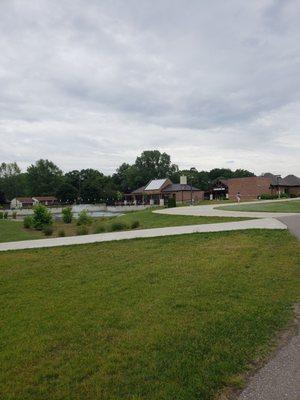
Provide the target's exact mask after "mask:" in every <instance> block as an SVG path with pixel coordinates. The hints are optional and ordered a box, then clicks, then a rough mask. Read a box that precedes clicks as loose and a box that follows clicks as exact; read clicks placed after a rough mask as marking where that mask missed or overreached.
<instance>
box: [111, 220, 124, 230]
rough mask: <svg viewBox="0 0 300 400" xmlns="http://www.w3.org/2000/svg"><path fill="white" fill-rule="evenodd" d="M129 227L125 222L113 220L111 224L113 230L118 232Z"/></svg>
mask: <svg viewBox="0 0 300 400" xmlns="http://www.w3.org/2000/svg"><path fill="white" fill-rule="evenodd" d="M125 229H127V225H126V224H125V223H124V222H113V223H112V224H111V231H112V232H116V231H124V230H125Z"/></svg>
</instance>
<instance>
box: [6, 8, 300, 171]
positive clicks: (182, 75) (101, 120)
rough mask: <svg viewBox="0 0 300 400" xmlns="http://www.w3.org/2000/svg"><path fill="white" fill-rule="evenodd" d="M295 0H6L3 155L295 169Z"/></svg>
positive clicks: (299, 143) (298, 135)
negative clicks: (146, 156) (147, 154)
mask: <svg viewBox="0 0 300 400" xmlns="http://www.w3.org/2000/svg"><path fill="white" fill-rule="evenodd" d="M299 21H300V1H299V0H282V1H281V0H257V1H256V0H251V1H241V0H236V1H235V0H227V1H223V0H218V1H217V0H207V1H206V0H201V1H200V0H151V1H150V0H126V1H124V0H119V1H118V0H115V1H114V0H111V1H108V0H88V1H87V0H16V1H15V0H0V85H1V86H0V162H2V161H5V162H11V161H17V162H18V163H19V165H20V166H21V167H22V168H25V167H27V166H28V165H29V164H31V163H33V162H34V161H36V160H37V159H39V158H48V159H51V160H52V161H54V162H55V163H57V164H58V165H59V166H60V167H61V168H62V169H63V170H64V171H67V170H70V169H75V168H76V169H79V168H89V167H91V168H97V169H99V170H101V171H103V172H104V173H112V172H113V171H114V170H115V168H116V167H118V166H119V165H120V164H121V163H122V162H125V161H126V162H134V160H135V158H136V156H137V155H138V154H139V153H140V152H141V151H142V150H146V149H159V150H161V151H166V152H167V153H168V154H170V155H171V156H172V161H173V162H175V163H177V164H178V165H179V167H181V168H189V167H192V166H194V167H197V168H198V169H211V168H213V167H229V168H232V169H236V168H247V169H250V170H253V171H254V172H256V173H261V172H266V171H271V172H274V173H282V174H283V175H285V174H288V173H295V174H298V175H300V23H299Z"/></svg>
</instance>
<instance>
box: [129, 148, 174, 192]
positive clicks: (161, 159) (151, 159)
mask: <svg viewBox="0 0 300 400" xmlns="http://www.w3.org/2000/svg"><path fill="white" fill-rule="evenodd" d="M134 166H135V168H136V174H137V180H138V181H139V184H140V185H145V184H146V183H147V182H149V181H150V180H151V179H159V178H168V177H170V176H172V174H174V173H175V172H176V171H178V166H177V165H175V164H172V163H171V157H170V156H169V155H168V154H167V153H161V152H160V151H158V150H146V151H143V153H142V154H141V155H140V156H139V157H137V159H136V161H135V164H134Z"/></svg>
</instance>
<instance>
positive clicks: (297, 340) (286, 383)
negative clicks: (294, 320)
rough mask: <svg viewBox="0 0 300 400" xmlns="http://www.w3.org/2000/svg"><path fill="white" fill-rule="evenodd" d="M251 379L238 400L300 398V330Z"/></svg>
mask: <svg viewBox="0 0 300 400" xmlns="http://www.w3.org/2000/svg"><path fill="white" fill-rule="evenodd" d="M297 325H298V333H297V334H296V336H294V337H293V338H292V339H291V341H290V342H289V343H288V344H287V345H285V346H284V347H282V348H281V349H280V350H279V351H278V353H277V354H276V356H275V357H274V358H273V359H272V360H270V361H269V362H268V363H267V364H266V365H265V366H264V367H263V368H262V369H261V370H259V371H258V372H257V373H256V374H255V375H254V376H253V377H252V378H251V379H250V381H249V384H248V386H247V387H246V389H245V390H244V391H243V392H242V394H241V395H240V396H239V397H238V400H284V399H286V400H300V332H299V323H298V324H297Z"/></svg>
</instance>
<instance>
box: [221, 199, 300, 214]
mask: <svg viewBox="0 0 300 400" xmlns="http://www.w3.org/2000/svg"><path fill="white" fill-rule="evenodd" d="M217 209H219V210H227V211H256V212H283V213H284V212H287V213H300V200H293V201H278V200H276V201H275V202H274V203H261V204H259V203H255V204H238V205H237V204H236V205H232V206H222V207H217Z"/></svg>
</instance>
